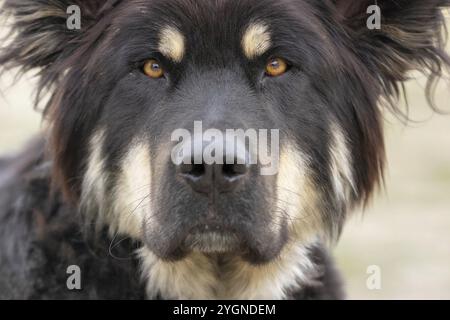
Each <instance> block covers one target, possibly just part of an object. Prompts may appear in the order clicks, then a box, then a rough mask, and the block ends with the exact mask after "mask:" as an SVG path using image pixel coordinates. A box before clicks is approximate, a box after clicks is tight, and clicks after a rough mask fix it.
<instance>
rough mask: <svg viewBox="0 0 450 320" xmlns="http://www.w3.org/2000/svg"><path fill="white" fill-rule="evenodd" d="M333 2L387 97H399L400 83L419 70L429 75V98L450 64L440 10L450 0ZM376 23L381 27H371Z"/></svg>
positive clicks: (449, 2)
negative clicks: (409, 74)
mask: <svg viewBox="0 0 450 320" xmlns="http://www.w3.org/2000/svg"><path fill="white" fill-rule="evenodd" d="M332 1H333V5H334V6H335V12H336V17H337V19H338V20H339V24H340V25H341V26H343V28H344V30H345V31H346V33H347V34H348V35H349V37H350V39H351V41H352V47H353V48H356V53H357V55H358V57H360V58H361V59H363V60H364V61H363V63H364V64H365V65H366V66H367V67H369V69H370V71H371V72H372V73H373V74H374V75H375V76H376V77H378V78H380V79H379V80H381V81H382V86H383V90H384V91H385V92H384V93H385V94H386V95H387V96H392V95H395V96H397V95H398V94H399V91H400V90H399V87H398V82H399V81H404V80H406V79H407V74H408V72H409V71H412V70H418V71H421V72H423V73H425V74H426V75H428V76H429V85H428V90H427V93H428V94H429V97H431V91H432V87H433V85H434V84H435V80H436V79H438V78H440V77H441V76H442V73H443V69H444V68H446V67H448V66H449V65H450V58H449V56H448V55H447V53H446V52H445V40H446V39H445V37H446V29H445V18H444V14H443V11H442V10H443V9H446V8H448V7H450V0H426V1H424V0H395V1H393V0H358V1H354V0H332ZM375 5H376V6H375ZM377 15H379V16H377ZM377 19H379V22H380V24H379V25H376V24H374V23H373V22H376V21H377Z"/></svg>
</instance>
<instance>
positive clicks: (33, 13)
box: [0, 0, 119, 89]
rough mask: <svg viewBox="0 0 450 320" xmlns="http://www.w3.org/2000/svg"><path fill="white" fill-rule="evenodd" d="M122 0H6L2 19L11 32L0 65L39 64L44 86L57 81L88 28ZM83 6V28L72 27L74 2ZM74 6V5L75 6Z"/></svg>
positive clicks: (4, 42)
mask: <svg viewBox="0 0 450 320" xmlns="http://www.w3.org/2000/svg"><path fill="white" fill-rule="evenodd" d="M118 2H119V1H118V0H108V1H101V0H4V1H3V6H2V7H1V9H0V10H1V11H0V13H1V17H2V20H4V19H6V20H5V21H7V22H8V28H10V32H9V34H8V35H7V36H6V38H5V39H2V41H1V44H2V46H1V49H0V50H1V51H0V68H1V69H3V70H4V69H8V68H14V67H20V68H21V71H22V72H26V71H28V70H31V69H35V68H39V70H40V76H41V86H40V89H43V88H44V87H46V86H50V85H51V84H53V83H54V82H55V81H56V78H57V77H58V76H57V75H58V74H61V70H60V69H59V70H56V69H57V68H55V67H54V65H55V64H58V63H59V64H61V61H63V60H64V59H65V58H67V57H69V56H70V55H71V54H72V52H73V51H74V50H76V49H77V48H78V47H79V46H80V44H81V43H82V41H83V38H84V37H85V36H86V34H87V33H88V31H89V30H90V28H91V27H92V26H94V25H95V24H96V23H97V22H98V21H100V20H101V18H102V16H103V15H105V13H106V12H108V11H109V9H111V8H112V7H114V6H115V5H116V4H117V3H118ZM74 5H76V6H78V8H79V9H80V10H79V12H80V18H81V28H80V29H73V30H71V29H72V28H69V27H68V24H67V20H68V18H69V17H70V16H71V14H73V12H72V11H70V10H69V11H68V8H69V7H71V6H74ZM72 8H73V7H72Z"/></svg>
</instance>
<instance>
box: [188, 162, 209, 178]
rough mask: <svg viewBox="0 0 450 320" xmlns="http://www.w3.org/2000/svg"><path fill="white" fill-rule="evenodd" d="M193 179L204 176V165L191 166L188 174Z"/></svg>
mask: <svg viewBox="0 0 450 320" xmlns="http://www.w3.org/2000/svg"><path fill="white" fill-rule="evenodd" d="M190 174H191V175H193V176H194V177H201V176H202V175H204V174H205V165H203V164H194V165H192V170H191V172H190Z"/></svg>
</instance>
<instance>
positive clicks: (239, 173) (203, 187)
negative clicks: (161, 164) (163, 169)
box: [178, 159, 249, 194]
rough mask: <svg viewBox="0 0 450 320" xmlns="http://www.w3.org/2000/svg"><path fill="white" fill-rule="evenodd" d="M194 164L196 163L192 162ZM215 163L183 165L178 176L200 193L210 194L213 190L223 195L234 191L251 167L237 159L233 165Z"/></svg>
mask: <svg viewBox="0 0 450 320" xmlns="http://www.w3.org/2000/svg"><path fill="white" fill-rule="evenodd" d="M192 163H194V162H192ZM223 163H224V164H220V163H215V164H206V163H205V162H202V163H201V164H181V165H179V166H178V174H179V175H180V176H181V177H182V178H183V179H184V180H185V181H186V182H187V183H188V184H189V185H190V186H191V187H192V189H193V190H194V191H196V192H199V193H206V194H209V193H211V192H213V190H217V191H219V192H221V193H224V192H231V191H233V190H234V189H235V188H236V187H237V186H238V185H239V184H240V183H241V182H242V181H243V180H244V179H245V177H246V176H247V174H248V172H249V167H248V165H246V164H240V163H245V162H243V161H242V159H235V162H234V163H232V164H227V163H225V159H224V162H223Z"/></svg>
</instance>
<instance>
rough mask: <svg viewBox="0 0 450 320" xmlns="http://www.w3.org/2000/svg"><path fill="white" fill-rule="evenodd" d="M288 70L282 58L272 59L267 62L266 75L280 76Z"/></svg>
mask: <svg viewBox="0 0 450 320" xmlns="http://www.w3.org/2000/svg"><path fill="white" fill-rule="evenodd" d="M287 70H288V64H287V62H286V60H284V59H282V58H272V59H270V60H269V61H268V62H267V65H266V74H267V75H268V76H271V77H278V76H281V75H282V74H283V73H285V72H286V71H287Z"/></svg>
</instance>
